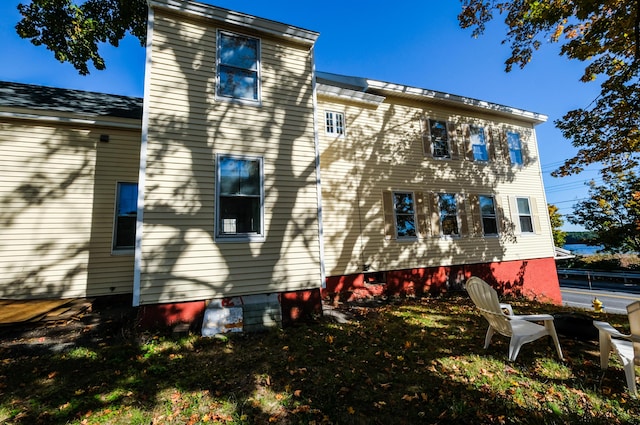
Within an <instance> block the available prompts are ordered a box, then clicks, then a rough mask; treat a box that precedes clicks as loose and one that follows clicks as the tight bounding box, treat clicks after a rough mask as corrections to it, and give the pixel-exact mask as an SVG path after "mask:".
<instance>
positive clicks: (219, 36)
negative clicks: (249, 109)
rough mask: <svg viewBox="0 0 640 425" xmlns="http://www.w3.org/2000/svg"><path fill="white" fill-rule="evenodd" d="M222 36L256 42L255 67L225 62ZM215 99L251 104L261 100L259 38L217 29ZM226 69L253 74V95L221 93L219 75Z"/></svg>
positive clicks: (259, 102)
mask: <svg viewBox="0 0 640 425" xmlns="http://www.w3.org/2000/svg"><path fill="white" fill-rule="evenodd" d="M223 37H236V38H239V39H246V40H254V41H255V43H256V61H255V66H254V67H255V69H252V68H244V67H239V66H235V65H232V64H225V63H224V59H223V58H222V56H223V52H224V49H223V47H222V38H223ZM216 55H217V57H216V99H218V100H227V101H233V102H241V103H247V104H253V105H260V104H261V101H262V95H261V92H262V88H261V80H262V78H261V68H262V66H261V40H260V39H259V38H256V37H250V36H247V35H244V34H238V33H235V32H231V31H223V30H218V31H217V48H216ZM225 67H226V68H227V69H236V70H237V71H239V72H245V73H248V74H249V73H250V74H255V88H254V92H255V97H253V96H252V97H245V96H237V95H229V94H225V93H222V80H221V75H222V74H223V73H224V71H223V70H222V69H223V68H225Z"/></svg>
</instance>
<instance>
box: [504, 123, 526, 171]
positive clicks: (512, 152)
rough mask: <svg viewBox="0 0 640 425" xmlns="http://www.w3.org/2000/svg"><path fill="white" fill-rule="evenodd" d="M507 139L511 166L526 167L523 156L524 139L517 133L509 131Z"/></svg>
mask: <svg viewBox="0 0 640 425" xmlns="http://www.w3.org/2000/svg"><path fill="white" fill-rule="evenodd" d="M506 137H507V146H508V148H509V160H510V161H511V165H516V166H518V167H522V166H523V165H524V157H523V156H522V137H521V135H520V133H518V132H517V131H507V132H506Z"/></svg>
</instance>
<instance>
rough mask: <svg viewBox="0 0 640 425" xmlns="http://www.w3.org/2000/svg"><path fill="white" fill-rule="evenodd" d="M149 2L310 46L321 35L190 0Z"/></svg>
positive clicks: (157, 6)
mask: <svg viewBox="0 0 640 425" xmlns="http://www.w3.org/2000/svg"><path fill="white" fill-rule="evenodd" d="M147 4H148V5H149V7H150V8H161V9H165V10H170V11H173V12H178V13H186V14H190V15H194V16H198V17H201V18H206V19H211V20H213V21H216V22H220V23H224V24H227V25H233V26H237V27H243V28H248V29H253V30H256V31H260V32H263V33H266V34H270V35H273V36H276V37H281V38H285V39H290V40H292V41H295V42H298V43H302V44H305V45H309V46H312V45H313V44H315V42H316V40H317V39H318V36H319V35H320V34H319V33H317V32H315V31H310V30H306V29H303V28H299V27H295V26H292V25H288V24H284V23H281V22H276V21H272V20H269V19H264V18H259V17H257V16H252V15H247V14H244V13H240V12H235V11H233V10H229V9H224V8H221V7H216V6H211V5H207V4H203V3H198V2H194V1H189V0H147Z"/></svg>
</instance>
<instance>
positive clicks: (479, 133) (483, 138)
mask: <svg viewBox="0 0 640 425" xmlns="http://www.w3.org/2000/svg"><path fill="white" fill-rule="evenodd" d="M474 133H475V134H474ZM469 141H470V144H471V151H472V153H473V160H474V161H477V162H489V150H488V149H487V132H486V131H485V129H484V127H482V126H479V125H470V126H469ZM476 146H481V149H482V151H483V152H482V154H483V155H482V156H483V157H482V158H478V156H477V155H476V149H475V147H476Z"/></svg>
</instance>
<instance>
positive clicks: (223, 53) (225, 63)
mask: <svg viewBox="0 0 640 425" xmlns="http://www.w3.org/2000/svg"><path fill="white" fill-rule="evenodd" d="M259 58H260V40H258V39H256V38H251V37H246V36H243V35H238V34H232V33H228V32H222V31H220V32H218V79H217V88H216V95H217V96H218V97H222V98H228V99H242V100H248V101H253V102H259V101H260V61H259Z"/></svg>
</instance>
